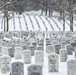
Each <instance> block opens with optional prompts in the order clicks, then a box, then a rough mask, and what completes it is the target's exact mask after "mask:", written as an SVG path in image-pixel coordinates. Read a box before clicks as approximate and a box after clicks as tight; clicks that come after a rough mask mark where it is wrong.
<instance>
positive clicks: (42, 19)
mask: <svg viewBox="0 0 76 75" xmlns="http://www.w3.org/2000/svg"><path fill="white" fill-rule="evenodd" d="M39 12H40V11H39ZM27 13H28V12H26V13H23V14H22V15H19V14H16V13H14V16H13V17H12V18H11V19H10V20H9V31H14V30H18V31H21V30H24V31H26V30H42V31H44V30H46V28H47V30H48V31H53V30H55V31H62V30H63V21H62V20H58V18H56V17H49V16H45V15H37V14H32V13H34V11H32V12H30V14H27ZM73 28H74V31H76V23H75V21H74V26H73ZM3 30H4V21H3V18H2V17H1V18H0V31H3ZM65 31H70V21H69V20H66V22H65Z"/></svg>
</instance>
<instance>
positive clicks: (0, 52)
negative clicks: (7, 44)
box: [0, 47, 2, 56]
mask: <svg viewBox="0 0 76 75" xmlns="http://www.w3.org/2000/svg"><path fill="white" fill-rule="evenodd" d="M1 55H2V47H0V56H1Z"/></svg>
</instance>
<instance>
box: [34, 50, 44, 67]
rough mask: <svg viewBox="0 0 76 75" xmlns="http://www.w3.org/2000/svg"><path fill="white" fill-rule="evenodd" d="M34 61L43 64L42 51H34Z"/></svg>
mask: <svg viewBox="0 0 76 75" xmlns="http://www.w3.org/2000/svg"><path fill="white" fill-rule="evenodd" d="M35 63H36V64H38V65H41V66H44V52H43V51H35Z"/></svg>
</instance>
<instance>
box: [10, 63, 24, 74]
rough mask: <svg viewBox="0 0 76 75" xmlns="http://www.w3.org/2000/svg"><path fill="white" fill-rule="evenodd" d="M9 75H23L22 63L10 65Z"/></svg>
mask: <svg viewBox="0 0 76 75" xmlns="http://www.w3.org/2000/svg"><path fill="white" fill-rule="evenodd" d="M11 75H24V64H23V63H22V62H14V63H12V72H11Z"/></svg>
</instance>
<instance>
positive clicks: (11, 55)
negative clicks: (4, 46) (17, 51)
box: [8, 47, 14, 58]
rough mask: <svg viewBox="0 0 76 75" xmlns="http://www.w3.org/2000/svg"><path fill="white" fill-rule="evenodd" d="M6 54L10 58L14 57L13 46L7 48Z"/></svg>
mask: <svg viewBox="0 0 76 75" xmlns="http://www.w3.org/2000/svg"><path fill="white" fill-rule="evenodd" d="M8 55H9V56H10V57H11V58H13V57H14V48H12V47H9V48H8Z"/></svg>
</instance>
